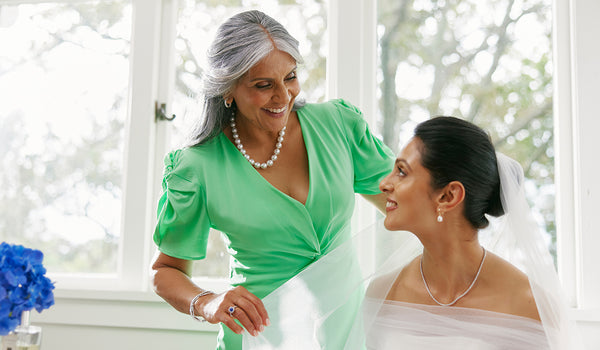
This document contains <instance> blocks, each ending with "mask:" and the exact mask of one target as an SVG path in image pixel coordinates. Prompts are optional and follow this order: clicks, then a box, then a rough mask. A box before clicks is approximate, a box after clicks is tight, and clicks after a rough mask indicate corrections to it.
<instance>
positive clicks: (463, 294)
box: [419, 247, 486, 306]
mask: <svg viewBox="0 0 600 350" xmlns="http://www.w3.org/2000/svg"><path fill="white" fill-rule="evenodd" d="M482 248H483V247H482ZM485 255H486V254H485V248H483V258H482V259H481V263H480V264H479V269H478V270H477V274H476V275H475V278H474V279H473V282H471V285H470V286H469V288H467V290H465V291H464V293H462V294H461V295H459V296H458V297H457V298H456V299H454V300H453V301H452V302H450V303H448V304H444V303H440V302H439V301H438V300H437V299H436V298H435V297H434V296H433V294H431V291H430V290H429V286H428V285H427V281H425V275H423V255H421V262H420V263H419V268H420V269H421V279H423V284H424V285H425V289H427V294H429V296H430V297H431V299H433V301H435V302H436V303H437V304H438V305H440V306H452V305H454V304H455V303H456V302H457V301H458V300H459V299H460V298H462V297H464V296H465V295H467V293H469V291H470V290H471V288H473V286H474V285H475V282H477V278H479V273H480V272H481V268H482V267H483V262H484V261H485Z"/></svg>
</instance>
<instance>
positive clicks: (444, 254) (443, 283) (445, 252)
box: [422, 239, 484, 299]
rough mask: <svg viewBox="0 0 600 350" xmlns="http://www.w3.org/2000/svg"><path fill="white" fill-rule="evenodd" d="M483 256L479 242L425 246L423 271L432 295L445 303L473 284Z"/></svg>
mask: <svg viewBox="0 0 600 350" xmlns="http://www.w3.org/2000/svg"><path fill="white" fill-rule="evenodd" d="M483 252H484V251H483V248H482V247H481V245H480V244H479V242H478V241H477V240H476V239H474V240H471V241H457V242H454V243H451V244H450V243H449V242H440V243H438V244H427V245H425V244H424V248H423V261H422V268H423V274H424V276H425V278H426V280H427V284H428V285H429V288H430V289H431V291H432V292H434V294H435V295H436V296H438V297H440V298H444V299H445V298H448V299H451V298H452V297H453V296H455V295H458V294H460V293H462V292H463V291H464V290H465V288H467V287H468V286H469V285H470V284H471V283H472V282H473V279H474V278H475V276H476V274H477V271H478V269H479V266H480V264H481V261H482V258H483Z"/></svg>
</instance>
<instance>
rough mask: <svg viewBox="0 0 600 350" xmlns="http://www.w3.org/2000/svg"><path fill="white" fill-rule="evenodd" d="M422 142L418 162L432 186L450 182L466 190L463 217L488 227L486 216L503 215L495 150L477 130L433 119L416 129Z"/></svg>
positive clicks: (462, 122)
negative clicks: (426, 171)
mask: <svg viewBox="0 0 600 350" xmlns="http://www.w3.org/2000/svg"><path fill="white" fill-rule="evenodd" d="M415 137H418V138H419V139H420V140H421V141H422V142H423V145H422V148H421V150H420V151H421V163H422V165H423V167H425V168H426V169H427V170H428V171H429V173H430V174H431V182H432V183H431V186H432V187H433V188H434V189H441V188H443V187H444V186H446V185H447V184H448V183H450V182H451V181H459V182H460V183H462V184H463V186H464V187H465V200H464V203H465V212H464V214H465V217H466V218H467V220H469V222H471V224H472V225H473V226H474V227H475V228H484V227H487V226H488V224H489V221H488V219H487V218H486V217H485V214H489V215H492V216H500V215H503V214H504V210H503V209H502V203H501V201H500V177H499V175H498V163H497V160H496V151H495V149H494V146H493V145H492V141H491V139H490V137H489V135H488V134H487V133H486V132H485V131H484V130H482V129H481V128H480V127H478V126H476V125H474V124H472V123H469V122H467V121H465V120H462V119H458V118H455V117H445V116H443V117H435V118H432V119H430V120H428V121H425V122H423V123H421V124H419V125H417V127H416V128H415Z"/></svg>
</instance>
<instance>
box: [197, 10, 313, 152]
mask: <svg viewBox="0 0 600 350" xmlns="http://www.w3.org/2000/svg"><path fill="white" fill-rule="evenodd" d="M275 49H277V50H281V51H283V52H286V53H288V54H289V55H290V56H292V58H294V60H296V62H297V63H302V56H301V55H300V51H299V49H298V40H296V39H295V38H294V37H292V36H291V35H290V34H289V33H288V31H287V30H286V29H285V28H284V27H283V26H282V25H281V24H280V23H279V22H277V21H276V20H274V19H273V18H271V17H269V16H267V15H266V14H264V13H262V12H260V11H255V10H254V11H246V12H242V13H239V14H237V15H234V16H233V17H231V18H229V19H228V20H227V21H225V22H224V23H223V24H221V26H220V27H219V28H218V29H217V33H216V35H215V38H214V41H213V42H212V45H211V46H210V48H209V50H208V67H207V69H206V71H205V72H204V76H203V79H204V87H203V94H204V108H203V117H204V118H201V119H200V120H198V121H197V122H196V124H195V126H194V127H193V128H192V132H191V134H190V136H189V138H188V141H187V142H186V144H187V145H188V146H190V147H191V146H195V145H199V144H202V143H205V142H207V141H208V140H210V139H212V138H214V137H215V136H217V135H218V134H219V133H220V132H221V131H222V130H223V128H224V127H225V125H226V123H227V121H228V120H229V117H230V116H231V113H232V112H233V111H235V108H236V106H235V101H234V103H233V105H232V107H230V108H226V107H225V104H224V96H225V95H226V94H227V93H228V92H230V91H231V90H232V89H233V87H234V86H235V84H236V83H237V81H238V80H239V79H240V78H241V77H242V76H243V75H244V74H246V72H248V70H250V68H252V67H253V66H254V65H256V64H257V63H258V62H259V61H260V60H262V59H263V58H265V57H266V56H267V55H268V54H269V53H270V52H271V51H273V50H275ZM303 104H304V103H303V101H296V102H294V110H297V109H299V108H301V107H302V105H303Z"/></svg>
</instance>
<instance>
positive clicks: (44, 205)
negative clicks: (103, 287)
mask: <svg viewBox="0 0 600 350" xmlns="http://www.w3.org/2000/svg"><path fill="white" fill-rule="evenodd" d="M0 11H1V16H0V42H2V51H1V54H0V96H2V113H1V114H0V130H1V136H0V159H1V161H2V172H1V173H0V179H1V183H2V186H0V206H2V208H1V209H0V211H1V212H2V215H0V240H3V241H8V242H11V243H19V244H23V245H25V246H28V247H33V248H37V249H41V250H42V251H43V252H44V253H45V259H44V262H45V266H46V268H48V270H50V271H52V272H73V273H115V272H116V271H117V252H118V245H119V235H120V232H119V230H120V224H121V177H122V174H123V143H124V133H123V126H124V122H125V115H126V110H127V108H126V102H127V101H126V96H127V86H128V75H129V62H128V54H129V42H130V28H131V6H130V5H129V3H128V2H126V1H90V2H83V1H79V2H76V3H72V4H57V3H38V4H29V5H19V6H4V5H3V6H0Z"/></svg>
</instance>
